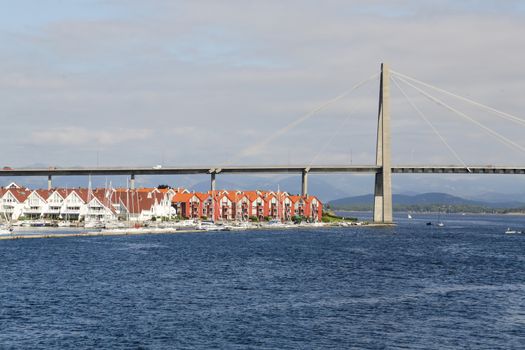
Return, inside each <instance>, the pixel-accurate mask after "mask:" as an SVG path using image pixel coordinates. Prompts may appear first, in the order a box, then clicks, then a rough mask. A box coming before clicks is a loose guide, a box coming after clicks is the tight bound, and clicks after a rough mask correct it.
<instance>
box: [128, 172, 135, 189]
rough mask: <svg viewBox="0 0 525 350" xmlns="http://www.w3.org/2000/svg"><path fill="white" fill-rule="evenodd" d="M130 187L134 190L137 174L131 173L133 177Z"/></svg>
mask: <svg viewBox="0 0 525 350" xmlns="http://www.w3.org/2000/svg"><path fill="white" fill-rule="evenodd" d="M129 188H130V189H132V190H134V189H135V174H131V178H130V180H129Z"/></svg>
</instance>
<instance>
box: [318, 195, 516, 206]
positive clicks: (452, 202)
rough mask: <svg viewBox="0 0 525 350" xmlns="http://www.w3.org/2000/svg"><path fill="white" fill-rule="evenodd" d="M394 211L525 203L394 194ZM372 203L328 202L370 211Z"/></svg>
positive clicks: (364, 198) (355, 199)
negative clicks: (410, 208) (417, 208)
mask: <svg viewBox="0 0 525 350" xmlns="http://www.w3.org/2000/svg"><path fill="white" fill-rule="evenodd" d="M392 200H393V204H394V210H396V209H397V210H405V209H407V208H409V207H412V208H416V207H420V208H431V207H439V206H446V207H450V206H454V207H456V208H457V207H462V206H463V207H470V208H474V207H476V208H487V209H496V208H499V209H514V208H525V202H520V201H508V202H485V201H475V200H469V199H464V198H461V197H457V196H453V195H450V194H446V193H439V192H432V193H423V194H417V195H405V194H394V195H393V198H392ZM373 202H374V197H373V195H371V194H369V195H364V196H356V197H346V198H341V199H337V200H333V201H330V202H328V204H329V205H330V206H331V207H332V208H335V209H364V208H369V209H372V204H373Z"/></svg>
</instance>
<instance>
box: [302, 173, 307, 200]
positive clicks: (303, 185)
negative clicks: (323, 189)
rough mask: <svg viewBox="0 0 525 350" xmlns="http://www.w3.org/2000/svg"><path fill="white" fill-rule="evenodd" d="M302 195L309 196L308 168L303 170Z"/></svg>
mask: <svg viewBox="0 0 525 350" xmlns="http://www.w3.org/2000/svg"><path fill="white" fill-rule="evenodd" d="M301 195H302V196H308V170H306V169H305V170H303V172H302V175H301Z"/></svg>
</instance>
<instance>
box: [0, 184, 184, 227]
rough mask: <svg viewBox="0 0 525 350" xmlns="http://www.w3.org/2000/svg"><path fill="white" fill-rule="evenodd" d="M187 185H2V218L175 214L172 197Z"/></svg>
mask: <svg viewBox="0 0 525 350" xmlns="http://www.w3.org/2000/svg"><path fill="white" fill-rule="evenodd" d="M178 191H186V192H187V190H184V189H171V188H170V189H158V188H142V189H138V190H128V189H94V190H89V189H85V188H77V189H64V188H56V189H51V190H31V189H29V188H24V187H21V186H18V185H16V184H14V183H13V184H10V185H9V186H7V187H5V188H0V199H1V205H0V218H1V219H3V220H7V221H11V220H19V219H22V218H24V219H41V218H46V219H54V220H57V219H62V220H69V221H77V220H107V221H110V220H117V219H129V220H136V221H147V220H151V219H152V218H153V217H155V218H163V217H172V216H175V215H176V211H175V208H174V207H173V206H172V204H171V199H172V197H173V196H174V195H175V194H176V193H177V192H178Z"/></svg>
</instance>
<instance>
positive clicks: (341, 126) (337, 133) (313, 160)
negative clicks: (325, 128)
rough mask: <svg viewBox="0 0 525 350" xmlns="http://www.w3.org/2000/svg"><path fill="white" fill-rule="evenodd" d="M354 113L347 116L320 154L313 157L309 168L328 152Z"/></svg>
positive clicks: (351, 112)
mask: <svg viewBox="0 0 525 350" xmlns="http://www.w3.org/2000/svg"><path fill="white" fill-rule="evenodd" d="M353 113H354V111H350V112H348V115H347V116H346V118H345V119H344V120H343V122H342V123H341V124H340V125H339V127H338V128H337V130H336V131H335V132H334V133H332V136H331V137H330V139H328V141H327V142H326V143H325V144H324V145H323V147H321V149H320V150H319V152H317V154H316V155H315V157H313V159H312V161H311V162H310V163H309V164H308V167H311V166H312V165H313V164H314V162H315V161H316V160H317V158H319V156H320V155H321V154H322V153H323V152H324V151H325V150H326V148H327V147H328V146H329V145H330V144H331V143H332V141H333V140H334V139H335V137H336V136H338V135H339V134H340V133H341V131H342V130H344V126H345V125H346V123H347V122H348V121H349V120H350V117H351V116H352V114H353Z"/></svg>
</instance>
